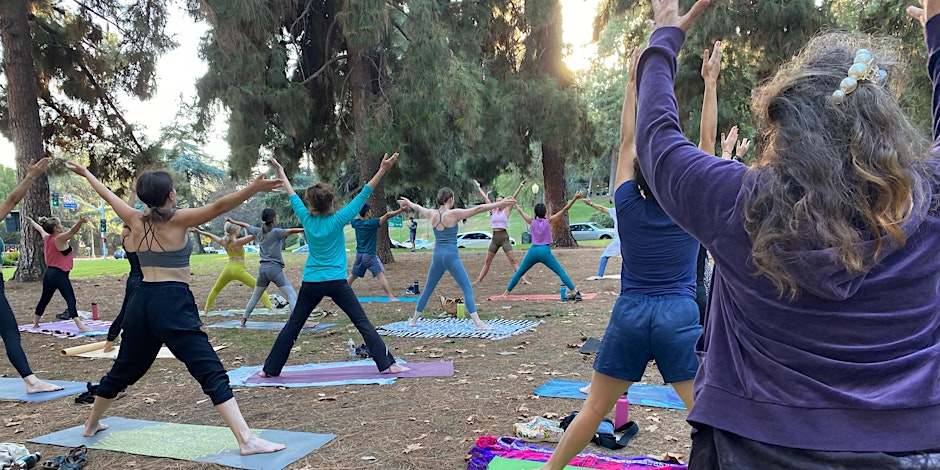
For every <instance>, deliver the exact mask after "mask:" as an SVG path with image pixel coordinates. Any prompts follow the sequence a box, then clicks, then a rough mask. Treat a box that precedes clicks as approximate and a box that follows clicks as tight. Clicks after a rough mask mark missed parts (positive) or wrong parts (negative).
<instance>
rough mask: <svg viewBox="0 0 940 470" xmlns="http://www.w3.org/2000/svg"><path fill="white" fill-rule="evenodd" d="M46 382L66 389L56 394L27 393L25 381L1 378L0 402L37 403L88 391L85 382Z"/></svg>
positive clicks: (55, 392) (57, 391)
mask: <svg viewBox="0 0 940 470" xmlns="http://www.w3.org/2000/svg"><path fill="white" fill-rule="evenodd" d="M46 382H49V383H51V384H56V385H61V386H62V387H65V388H63V389H62V390H56V391H54V392H42V393H26V384H25V383H23V379H14V378H8V377H4V378H0V400H12V401H26V402H30V403H35V402H40V401H49V400H56V399H59V398H65V397H70V396H72V395H78V394H80V393H82V392H84V391H86V390H88V387H87V386H86V384H85V382H68V381H66V380H46Z"/></svg>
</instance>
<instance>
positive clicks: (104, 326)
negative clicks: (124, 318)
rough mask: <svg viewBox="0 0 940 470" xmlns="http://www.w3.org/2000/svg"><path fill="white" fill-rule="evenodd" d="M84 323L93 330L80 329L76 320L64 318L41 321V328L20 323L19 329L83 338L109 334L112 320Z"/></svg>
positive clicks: (63, 336) (61, 336) (28, 331)
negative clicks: (76, 324) (47, 321)
mask: <svg viewBox="0 0 940 470" xmlns="http://www.w3.org/2000/svg"><path fill="white" fill-rule="evenodd" d="M82 323H83V324H84V325H85V327H87V328H91V331H78V327H77V326H75V322H74V321H72V320H62V321H56V322H50V323H40V324H39V328H33V324H32V323H30V324H26V325H20V326H19V330H20V331H24V332H27V333H41V334H45V335H52V336H55V337H56V338H83V337H86V336H100V335H106V334H108V328H111V322H109V321H107V320H82Z"/></svg>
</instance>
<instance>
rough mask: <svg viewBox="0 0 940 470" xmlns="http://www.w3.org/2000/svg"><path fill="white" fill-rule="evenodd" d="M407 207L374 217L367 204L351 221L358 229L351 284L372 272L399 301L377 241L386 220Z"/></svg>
mask: <svg viewBox="0 0 940 470" xmlns="http://www.w3.org/2000/svg"><path fill="white" fill-rule="evenodd" d="M405 210H406V209H404V208H398V209H396V210H394V211H392V212H387V213H385V214H384V215H383V216H381V217H372V208H371V207H370V206H369V205H368V204H365V205H363V206H362V209H360V210H359V218H358V219H353V221H352V222H351V225H352V228H353V230H355V231H356V260H355V261H354V262H353V266H352V269H351V270H350V271H349V277H348V278H347V279H346V282H348V283H349V285H350V286H351V285H352V284H353V283H354V282H356V279H359V278H360V277H365V275H366V271H369V272H371V273H372V277H376V278H378V279H379V285H380V286H382V290H384V291H385V293H386V294H388V299H389V301H391V302H398V299H397V298H395V296H394V295H392V290H391V289H390V288H389V287H388V277H386V276H385V266H384V265H382V260H380V259H379V257H378V255H376V254H375V243H376V241H377V238H378V232H379V227H380V226H382V225H383V224H385V221H387V220H388V219H390V218H392V217H395V216H396V215H398V214H401V213H402V212H405Z"/></svg>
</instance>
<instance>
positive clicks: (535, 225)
mask: <svg viewBox="0 0 940 470" xmlns="http://www.w3.org/2000/svg"><path fill="white" fill-rule="evenodd" d="M529 229H530V230H531V232H532V244H533V245H551V244H552V227H551V226H550V225H549V224H548V219H532V225H531V226H530V227H529Z"/></svg>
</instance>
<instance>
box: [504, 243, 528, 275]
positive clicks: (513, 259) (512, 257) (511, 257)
mask: <svg viewBox="0 0 940 470" xmlns="http://www.w3.org/2000/svg"><path fill="white" fill-rule="evenodd" d="M503 253H506V258H507V259H509V265H510V266H512V272H514V273H515V272H516V271H518V270H519V263H517V262H516V255H514V254H512V250H506V249H503ZM522 283H523V284H532V281H530V280H529V278H527V277H525V276H522Z"/></svg>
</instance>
